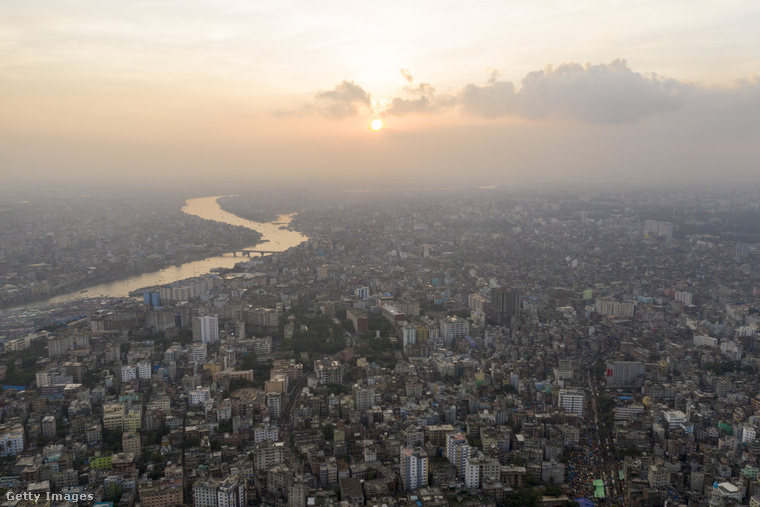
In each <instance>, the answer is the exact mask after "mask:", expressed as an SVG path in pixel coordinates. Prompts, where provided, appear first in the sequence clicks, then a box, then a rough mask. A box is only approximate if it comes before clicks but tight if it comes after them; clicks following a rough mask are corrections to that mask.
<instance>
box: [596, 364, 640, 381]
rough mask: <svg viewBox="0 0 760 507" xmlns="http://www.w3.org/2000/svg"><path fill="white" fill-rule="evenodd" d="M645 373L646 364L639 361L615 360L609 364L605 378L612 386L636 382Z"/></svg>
mask: <svg viewBox="0 0 760 507" xmlns="http://www.w3.org/2000/svg"><path fill="white" fill-rule="evenodd" d="M643 374H644V364H643V363H640V362H637V361H615V362H613V363H609V364H607V373H606V374H605V378H606V380H607V385H608V386H610V387H620V386H626V385H631V384H635V383H636V382H637V381H638V379H639V376H641V375H643Z"/></svg>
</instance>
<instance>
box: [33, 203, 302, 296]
mask: <svg viewBox="0 0 760 507" xmlns="http://www.w3.org/2000/svg"><path fill="white" fill-rule="evenodd" d="M220 197H222V196H213V197H199V198H197V199H188V200H187V201H186V202H185V206H184V207H183V208H182V211H183V212H185V213H187V214H188V215H195V216H197V217H201V218H205V219H206V220H213V221H215V222H221V223H225V224H231V225H240V226H243V227H247V228H249V229H253V230H255V231H257V232H259V233H260V234H261V241H264V243H259V244H258V245H252V246H249V247H246V248H245V249H252V250H255V249H256V248H259V249H261V250H267V251H270V252H284V251H285V250H287V249H288V248H291V247H294V246H297V245H300V244H301V243H303V242H304V241H306V240H307V239H308V238H307V237H306V236H304V235H303V234H301V233H300V232H298V231H293V230H290V229H283V228H281V227H283V226H285V227H287V226H288V225H289V224H290V221H291V220H292V219H293V215H279V216H278V217H277V220H275V221H274V222H267V223H263V222H254V221H252V220H245V219H244V218H240V217H239V216H237V215H233V214H232V213H228V212H226V211H224V210H223V209H222V208H221V207H220V206H219V203H218V202H217V200H218V199H219V198H220ZM244 260H245V258H244V257H243V258H241V257H239V256H238V257H235V256H234V255H233V254H232V252H230V253H228V254H224V255H222V256H214V257H207V258H205V259H201V260H198V261H193V262H187V263H185V264H180V265H178V266H170V267H168V268H164V269H161V270H159V271H154V272H151V273H143V274H142V275H135V276H131V277H129V278H123V279H121V280H116V281H113V282H106V283H101V284H98V285H93V286H91V287H87V288H85V289H82V290H78V291H75V292H69V293H66V294H61V295H59V296H55V297H53V298H50V299H47V300H45V301H38V302H35V303H30V304H29V305H27V306H50V305H57V304H61V303H67V302H70V301H74V300H76V299H81V298H91V297H127V296H129V293H130V292H132V291H134V290H137V289H140V288H143V287H151V286H153V285H163V284H167V283H171V282H175V281H177V280H184V279H185V278H192V277H194V276H200V275H203V274H206V273H209V272H210V271H211V270H212V269H213V268H231V267H233V266H235V264H237V263H238V262H242V261H244Z"/></svg>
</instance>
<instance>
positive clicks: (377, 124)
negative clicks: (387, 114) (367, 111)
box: [369, 118, 385, 132]
mask: <svg viewBox="0 0 760 507" xmlns="http://www.w3.org/2000/svg"><path fill="white" fill-rule="evenodd" d="M383 127H385V123H383V120H381V119H379V118H378V119H375V120H372V121H371V122H370V123H369V129H370V130H371V131H372V132H377V131H378V130H380V129H381V128H383Z"/></svg>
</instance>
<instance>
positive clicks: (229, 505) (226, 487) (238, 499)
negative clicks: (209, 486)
mask: <svg viewBox="0 0 760 507" xmlns="http://www.w3.org/2000/svg"><path fill="white" fill-rule="evenodd" d="M216 497H217V503H216V504H217V507H244V506H246V505H248V498H247V495H246V489H245V479H244V478H243V477H242V476H241V475H239V474H234V475H230V476H228V477H226V478H225V479H224V480H222V482H221V483H219V487H218V488H217V490H216Z"/></svg>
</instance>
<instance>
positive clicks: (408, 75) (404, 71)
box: [399, 69, 414, 84]
mask: <svg viewBox="0 0 760 507" xmlns="http://www.w3.org/2000/svg"><path fill="white" fill-rule="evenodd" d="M399 70H400V71H401V77H403V78H404V79H406V82H407V83H409V84H412V83H414V77H413V76H412V73H411V72H410V71H409V69H399Z"/></svg>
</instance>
